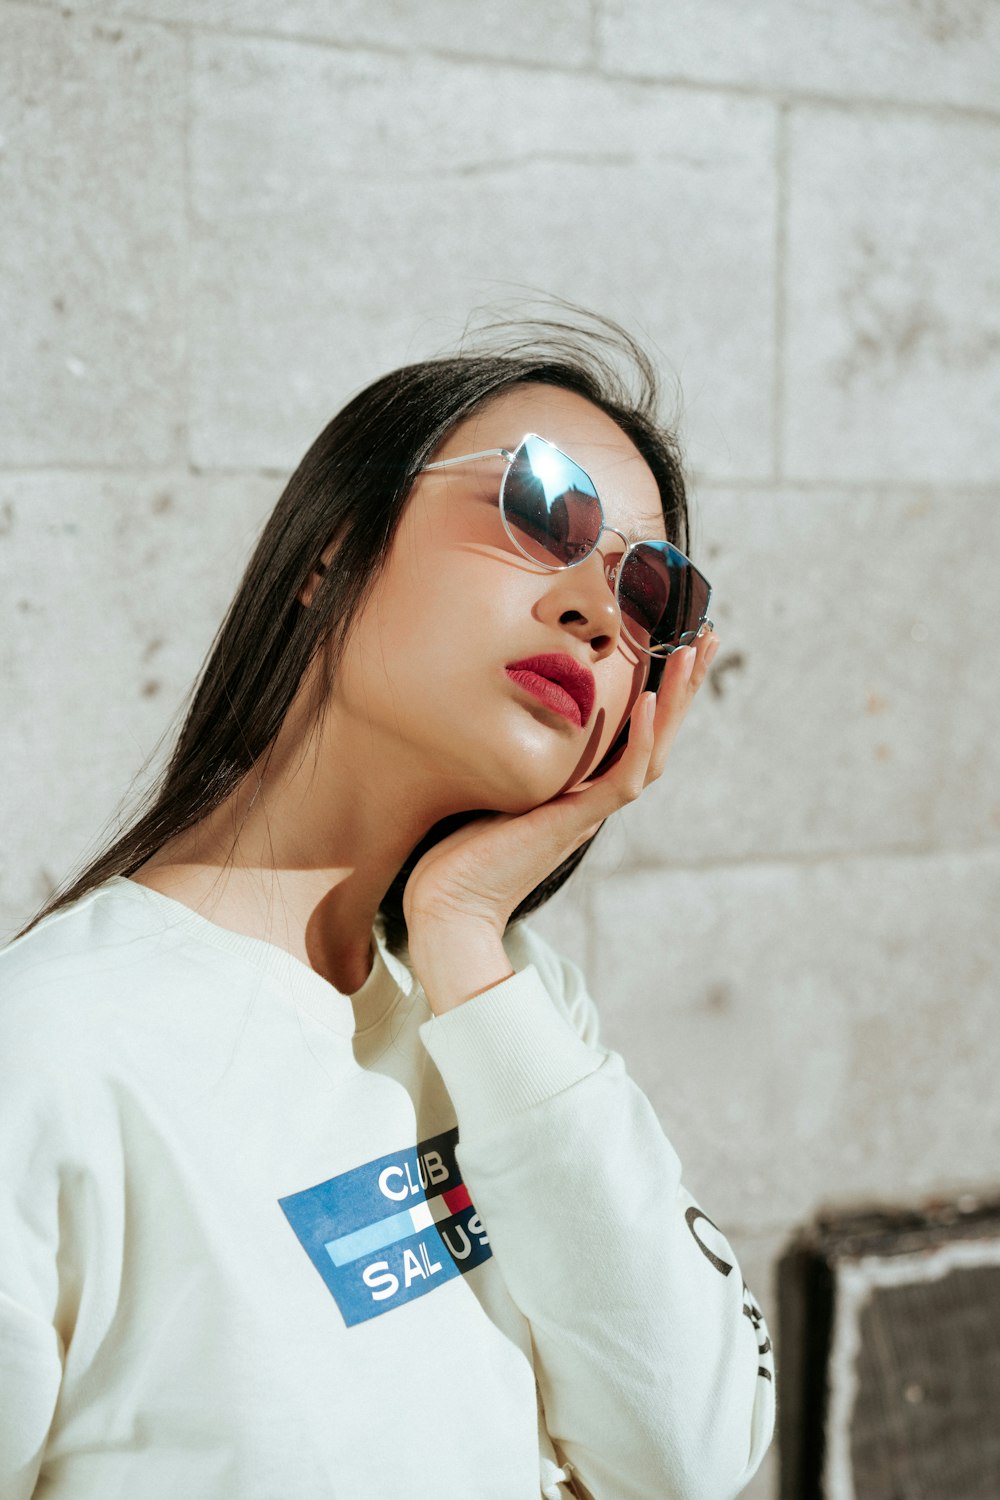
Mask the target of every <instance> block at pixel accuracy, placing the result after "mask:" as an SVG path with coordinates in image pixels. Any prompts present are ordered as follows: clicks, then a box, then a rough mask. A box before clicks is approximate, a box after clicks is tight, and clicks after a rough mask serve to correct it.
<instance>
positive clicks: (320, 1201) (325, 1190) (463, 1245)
mask: <svg viewBox="0 0 1000 1500" xmlns="http://www.w3.org/2000/svg"><path fill="white" fill-rule="evenodd" d="M457 1143H458V1130H457V1128H452V1129H451V1130H447V1131H445V1132H444V1133H443V1134H442V1135H437V1136H432V1137H430V1138H429V1139H428V1140H426V1141H419V1142H418V1143H417V1144H416V1145H415V1146H408V1147H406V1148H404V1149H403V1150H401V1151H393V1152H391V1153H390V1154H389V1155H388V1156H379V1157H376V1158H375V1159H374V1161H369V1162H365V1163H364V1164H363V1165H362V1166H360V1167H354V1168H352V1169H351V1171H349V1172H342V1173H341V1175H340V1176H339V1177H331V1178H329V1179H328V1180H327V1181H326V1182H320V1183H317V1184H316V1185H315V1187H310V1188H304V1189H303V1190H302V1191H301V1192H299V1193H292V1194H290V1195H289V1196H288V1197H285V1198H279V1199H278V1203H279V1206H280V1208H281V1210H282V1212H283V1213H284V1215H285V1217H286V1219H287V1220H288V1222H289V1224H290V1225H291V1226H292V1229H293V1230H294V1231H295V1234H296V1237H297V1238H298V1240H299V1242H300V1244H301V1245H302V1248H303V1249H304V1250H305V1252H306V1254H307V1255H308V1257H309V1259H310V1260H311V1261H312V1263H313V1265H314V1266H315V1267H316V1269H317V1271H318V1272H319V1274H320V1276H322V1278H323V1280H324V1282H325V1283H326V1285H327V1287H328V1289H329V1291H330V1292H331V1293H332V1295H333V1298H334V1301H335V1302H336V1304H337V1306H338V1307H339V1309H340V1312H341V1314H342V1316H343V1319H344V1322H345V1323H346V1324H347V1326H348V1328H351V1327H353V1326H354V1324H356V1323H363V1322H365V1321H366V1320H367V1319H369V1318H377V1317H378V1316H379V1315H380V1314H381V1313H385V1312H390V1311H391V1310H392V1308H394V1307H399V1306H401V1305H402V1303H404V1302H410V1301H412V1299H413V1298H414V1297H423V1296H424V1295H425V1294H426V1293H427V1292H432V1291H433V1290H434V1289H435V1287H438V1286H443V1285H444V1283H445V1282H446V1281H450V1280H451V1279H452V1277H454V1276H458V1275H464V1274H465V1273H466V1272H467V1271H470V1270H472V1268H473V1266H478V1265H481V1264H482V1262H483V1261H484V1260H488V1259H489V1258H490V1256H491V1255H492V1254H493V1251H492V1249H491V1248H490V1242H489V1238H488V1236H487V1234H486V1230H485V1229H484V1228H483V1224H482V1221H481V1219H480V1218H479V1215H478V1214H477V1212H476V1208H475V1205H474V1204H473V1203H472V1201H471V1199H470V1198H469V1194H468V1190H467V1189H466V1187H465V1184H464V1183H463V1181H462V1174H461V1171H460V1169H459V1166H458V1163H457V1161H456V1159H455V1146H456V1145H457Z"/></svg>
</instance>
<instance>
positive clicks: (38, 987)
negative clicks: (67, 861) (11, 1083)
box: [0, 881, 213, 1079]
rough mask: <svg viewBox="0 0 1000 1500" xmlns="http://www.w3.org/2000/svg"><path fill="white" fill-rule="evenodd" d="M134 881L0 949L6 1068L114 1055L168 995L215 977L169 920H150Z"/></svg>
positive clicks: (59, 1066)
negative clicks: (133, 887) (131, 890)
mask: <svg viewBox="0 0 1000 1500" xmlns="http://www.w3.org/2000/svg"><path fill="white" fill-rule="evenodd" d="M125 886H127V882H124V881H122V882H114V881H113V882H110V883H106V884H104V885H102V886H98V887H97V888H96V889H95V890H93V891H89V892H87V893H86V894H85V895H84V896H82V897H80V898H79V899H78V900H76V901H74V902H71V903H70V904H69V905H67V906H64V907H61V908H60V909H59V910H57V911H54V912H52V913H50V914H49V915H48V916H47V917H45V918H43V920H42V921H41V922H39V923H38V924H37V926H35V927H33V928H32V929H31V931H30V932H27V933H25V934H24V936H23V937H20V938H17V939H15V940H14V941H13V942H11V943H8V944H7V946H6V947H4V948H0V1070H2V1074H3V1075H4V1078H5V1079H6V1077H7V1076H8V1075H11V1074H15V1075H16V1074H18V1073H21V1074H24V1073H26V1072H28V1071H30V1070H33V1069H37V1070H41V1071H43V1072H45V1073H46V1074H48V1075H49V1076H50V1077H51V1076H52V1074H53V1073H54V1072H58V1073H66V1074H72V1073H73V1072H74V1071H75V1070H78V1069H79V1067H80V1066H81V1065H82V1064H83V1063H85V1061H86V1060H87V1059H89V1058H94V1059H96V1058H100V1057H104V1056H106V1055H108V1054H109V1053H113V1052H114V1051H115V1050H116V1049H117V1048H118V1047H119V1046H120V1045H121V1043H122V1040H123V1038H124V1037H125V1036H126V1034H127V1033H128V1031H129V1029H130V1028H131V1027H132V1026H134V1025H135V1024H136V1023H138V1022H141V1023H142V1024H146V1023H148V1020H149V1017H150V1016H151V1014H153V1013H155V1012H156V1011H158V1010H160V1009H161V1008H162V1006H163V1002H164V999H165V998H166V997H168V996H174V997H178V998H179V997H180V996H182V995H192V994H196V993H198V992H203V991H204V990H205V988H206V987H210V986H211V985H212V983H213V975H212V973H211V970H210V969H207V968H206V966H205V963H204V960H203V959H202V958H201V956H200V955H199V954H198V953H197V951H193V950H192V949H191V946H190V945H185V944H184V943H183V942H182V941H179V938H180V934H178V933H176V932H174V931H172V929H171V928H170V926H169V925H168V924H167V925H164V924H162V923H158V922H153V921H151V920H150V916H149V912H148V908H144V907H143V905H142V903H141V902H139V901H136V899H135V898H134V896H131V895H130V894H129V892H128V890H127V889H123V887H125Z"/></svg>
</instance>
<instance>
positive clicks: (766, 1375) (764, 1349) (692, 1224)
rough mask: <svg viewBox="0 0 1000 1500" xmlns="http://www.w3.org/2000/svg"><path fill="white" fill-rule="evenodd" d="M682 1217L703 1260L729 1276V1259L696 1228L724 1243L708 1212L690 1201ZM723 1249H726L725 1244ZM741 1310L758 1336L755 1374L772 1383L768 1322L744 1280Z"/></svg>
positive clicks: (720, 1232) (772, 1355)
mask: <svg viewBox="0 0 1000 1500" xmlns="http://www.w3.org/2000/svg"><path fill="white" fill-rule="evenodd" d="M684 1218H685V1221H686V1223H687V1227H688V1228H689V1229H690V1231H691V1233H692V1234H693V1235H694V1239H695V1244H696V1245H697V1246H698V1249H699V1250H700V1251H701V1253H702V1255H704V1256H705V1258H706V1260H707V1261H709V1263H710V1264H711V1265H713V1266H714V1267H715V1269H716V1270H717V1271H719V1272H721V1274H722V1275H723V1276H728V1275H729V1274H730V1272H731V1271H732V1269H733V1266H732V1262H731V1261H728V1260H724V1259H723V1257H722V1256H721V1255H716V1253H715V1251H714V1250H712V1249H711V1248H710V1247H709V1246H708V1245H707V1244H706V1243H705V1241H704V1240H703V1239H702V1237H701V1235H700V1234H699V1232H698V1227H697V1226H698V1224H699V1222H701V1223H704V1224H708V1225H710V1226H711V1228H712V1229H714V1230H715V1232H716V1234H717V1235H718V1236H719V1237H720V1239H722V1240H723V1244H726V1241H725V1240H724V1239H723V1236H722V1230H721V1229H720V1228H719V1226H718V1224H715V1223H713V1222H712V1220H711V1219H710V1218H709V1217H708V1214H707V1213H705V1212H704V1210H703V1209H700V1208H699V1207H698V1205H697V1204H696V1203H693V1204H692V1205H691V1207H690V1208H689V1209H688V1210H687V1211H686V1213H685V1214H684ZM726 1248H727V1249H728V1248H729V1247H728V1245H727V1244H726ZM743 1313H744V1316H746V1317H748V1318H749V1319H750V1322H751V1324H752V1325H753V1331H754V1334H755V1335H756V1337H757V1353H758V1355H759V1356H760V1364H759V1365H758V1367H757V1374H758V1375H759V1376H760V1378H761V1379H762V1380H770V1381H772V1382H773V1380H774V1352H773V1350H772V1348H771V1338H770V1334H769V1333H768V1331H767V1324H766V1323H765V1322H764V1314H763V1313H762V1312H761V1310H760V1308H759V1307H758V1305H757V1302H756V1299H755V1298H754V1295H753V1293H752V1292H751V1290H750V1288H749V1287H748V1286H747V1284H746V1282H745V1281H744V1282H743Z"/></svg>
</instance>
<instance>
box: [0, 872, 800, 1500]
mask: <svg viewBox="0 0 1000 1500" xmlns="http://www.w3.org/2000/svg"><path fill="white" fill-rule="evenodd" d="M374 937H375V943H376V949H377V951H376V954H375V961H374V966H373V968H372V971H371V974H370V975H369V977H368V979H367V980H366V981H365V984H364V986H363V987H362V989H361V990H359V991H358V992H357V994H355V995H354V996H346V995H342V994H340V993H339V992H338V991H336V990H335V989H333V987H332V986H331V985H330V984H328V983H327V981H326V980H324V979H323V978H321V976H320V975H318V974H316V973H315V972H314V971H313V970H312V969H310V968H309V967H308V965H306V964H304V963H302V962H301V961H300V960H298V959H297V958H294V957H293V956H292V955H291V954H289V953H287V952H285V950H284V949H281V948H279V947H277V946H276V945H273V944H270V943H266V942H263V941H260V940H258V939H255V938H249V937H243V936H241V935H240V934H238V933H234V932H230V931H229V930H228V929H225V928H222V927H219V926H218V925H217V924H215V923H213V922H211V921H209V920H207V919H206V918H204V917H202V916H200V915H199V914H198V913H196V912H194V911H193V910H191V909H190V908H189V907H187V906H186V905H183V904H182V903H180V902H178V901H174V900H172V899H171V898H169V897H166V896H163V895H161V894H160V893H158V892H155V891H151V890H149V889H148V888H147V887H145V886H141V885H139V884H137V883H136V882H135V881H131V880H127V879H124V878H122V877H120V876H116V877H114V878H113V879H111V880H109V881H107V882H106V883H105V884H104V885H102V886H101V887H100V888H99V889H97V890H95V891H92V892H90V893H89V894H88V895H86V896H84V897H82V898H81V899H80V900H78V901H76V902H74V903H73V904H72V905H71V906H69V907H67V908H64V909H63V910H62V911H59V912H56V913H54V914H52V915H51V916H50V917H48V918H46V919H45V920H44V921H43V922H42V923H40V924H39V925H38V926H37V927H36V928H35V929H34V930H33V931H32V932H30V933H28V934H27V935H26V936H25V937H23V938H20V939H19V940H18V941H16V942H14V943H11V944H9V945H8V946H7V947H6V948H5V949H3V950H2V951H0V1500H21V1497H24V1496H30V1495H38V1496H45V1497H46V1500H118V1497H122V1500H124V1497H128V1500H136V1497H141V1500H177V1497H179V1496H182V1497H184V1500H292V1497H294V1500H313V1497H315V1500H389V1497H393V1500H395V1497H399V1500H404V1497H405V1500H422V1497H427V1500H430V1497H434V1500H535V1497H537V1496H539V1495H540V1494H541V1495H544V1496H548V1497H552V1500H560V1497H562V1500H565V1497H567V1496H569V1495H578V1496H583V1497H588V1496H590V1497H593V1500H675V1497H676V1500H681V1497H683V1500H687V1497H691V1500H722V1497H731V1496H734V1495H736V1494H737V1493H738V1492H739V1491H740V1490H741V1489H742V1488H743V1486H744V1485H745V1484H746V1483H747V1481H748V1480H749V1478H750V1476H751V1475H752V1474H753V1473H754V1471H755V1469H756V1468H757V1466H758V1464H759V1462H760V1460H761V1457H762V1455H763V1453H764V1451H765V1449H766V1447H767V1445H768V1442H769V1441H770V1438H771V1433H772V1428H773V1424H774V1379H773V1376H774V1369H773V1360H772V1353H771V1347H770V1341H769V1339H768V1335H767V1329H766V1326H765V1324H764V1321H763V1319H762V1317H761V1313H760V1310H759V1308H758V1307H757V1304H756V1303H755V1301H754V1299H753V1297H752V1296H751V1294H750V1292H749V1291H748V1289H747V1288H746V1287H745V1285H744V1283H743V1278H742V1276H741V1274H740V1271H739V1269H738V1267H737V1264H736V1259H735V1257H734V1255H733V1252H732V1250H731V1249H730V1247H729V1245H728V1243H727V1242H726V1240H725V1239H724V1238H723V1236H722V1234H721V1233H720V1232H719V1231H718V1230H717V1229H716V1227H715V1226H714V1225H713V1224H712V1223H711V1222H710V1220H709V1219H708V1218H707V1217H706V1216H705V1215H704V1214H703V1213H702V1211H701V1209H700V1208H698V1206H697V1205H696V1203H695V1202H694V1199H693V1198H692V1197H691V1196H690V1194H689V1193H688V1192H687V1190H686V1188H685V1187H684V1186H683V1185H682V1183H681V1180H680V1178H681V1168H680V1163H679V1161H678V1159H677V1156H676V1154H675V1152H674V1150H673V1148H672V1147H671V1145H670V1143H669V1141H668V1140H667V1139H666V1137H665V1136H664V1134H663V1131H662V1129H661V1127H660V1125H659V1123H658V1121H657V1119H656V1116H655V1114H654V1112H653V1109H652V1107H651V1106H650V1104H649V1101H648V1100H647V1099H646V1097H645V1095H644V1094H643V1093H642V1092H641V1091H640V1090H639V1088H638V1087H637V1086H636V1084H635V1083H634V1082H633V1081H632V1080H631V1079H630V1078H629V1076H628V1073H627V1072H626V1070H625V1067H624V1064H623V1062H622V1059H621V1057H619V1056H618V1054H617V1053H614V1052H610V1051H608V1050H607V1049H606V1048H604V1047H602V1046H601V1045H600V1043H599V1042H598V1040H597V1033H598V1020H597V1014H596V1011H595V1008H594V1005H593V1002H592V1000H591V999H590V998H589V996H588V994H587V992H586V988H585V985H584V983H583V980H582V978H581V975H580V971H579V970H578V969H577V968H576V966H575V965H574V964H572V963H571V962H569V961H568V960H566V959H564V958H561V957H559V956H558V955H557V954H556V953H555V952H554V951H553V949H552V948H551V947H550V946H549V944H548V943H547V942H545V940H544V939H543V938H542V937H541V936H540V935H539V934H538V933H536V932H534V931H533V930H532V929H531V927H530V925H527V924H525V923H520V924H516V925H515V926H514V927H513V928H512V929H511V930H510V931H509V932H508V934H507V935H506V937H505V938H504V946H505V949H506V951H507V953H508V956H509V958H510V961H511V965H512V967H513V968H514V969H515V970H516V972H515V974H514V975H513V976H512V977H511V978H509V979H506V980H504V981H503V982H502V983H500V984H498V985H495V986H494V987H493V988H492V989H490V990H487V991H485V992H484V993H482V994H480V995H478V996H476V997H475V998H474V999H472V1000H469V1001H467V1002H466V1003H465V1004H464V1005H461V1006H458V1007H457V1008H456V1009H454V1010H452V1011H449V1012H447V1013H446V1014H444V1015H442V1016H436V1017H435V1016H432V1014H431V1012H430V1010H429V1007H428V1005H427V1001H426V999H425V997H424V995H423V993H422V991H421V989H420V987H419V985H417V984H416V982H415V980H414V978H413V976H412V974H411V973H410V971H409V969H408V968H407V967H406V965H405V964H404V963H403V962H401V961H400V960H399V959H397V958H396V957H395V956H394V955H392V954H391V953H389V952H388V950H387V949H386V947H385V944H384V941H383V937H382V931H381V928H380V927H376V930H375V934H374Z"/></svg>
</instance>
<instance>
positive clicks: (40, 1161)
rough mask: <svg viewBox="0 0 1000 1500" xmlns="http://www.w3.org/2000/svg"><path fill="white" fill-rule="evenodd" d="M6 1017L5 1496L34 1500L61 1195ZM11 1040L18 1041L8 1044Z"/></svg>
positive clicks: (0, 1037) (54, 1317) (0, 1151)
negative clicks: (7, 1027) (7, 1032)
mask: <svg viewBox="0 0 1000 1500" xmlns="http://www.w3.org/2000/svg"><path fill="white" fill-rule="evenodd" d="M5 1032H6V1028H5V1027H4V1026H3V1025H2V1018H0V1058H2V1061H0V1099H2V1107H0V1496H2V1497H3V1500H27V1497H28V1496H30V1495H31V1494H32V1493H33V1491H34V1488H35V1481H36V1479H37V1477H38V1470H39V1466H40V1464H41V1461H42V1453H43V1450H44V1447H45V1440H46V1437H47V1434H48V1430H49V1425H50V1423H51V1421H52V1415H53V1412H54V1411H55V1406H56V1401H57V1399H58V1396H59V1387H60V1381H61V1379H62V1371H63V1364H62V1361H63V1354H64V1346H63V1341H62V1339H61V1338H60V1335H59V1331H58V1329H57V1327H56V1323H57V1321H58V1307H59V1303H60V1286H59V1277H58V1269H57V1267H58V1254H59V1249H60V1193H59V1180H58V1172H57V1168H56V1165H55V1158H56V1156H57V1151H56V1149H55V1147H54V1137H55V1136H56V1134H57V1132H58V1130H59V1122H58V1116H59V1114H60V1108H59V1102H58V1097H57V1096H55V1097H50V1099H49V1101H48V1109H46V1107H45V1101H44V1099H43V1097H42V1090H40V1089H39V1088H38V1087H37V1085H36V1079H35V1077H34V1076H32V1070H31V1069H30V1066H29V1067H25V1066H23V1058H20V1057H18V1055H17V1050H16V1040H17V1039H16V1038H12V1037H10V1036H8V1035H6V1034H5ZM4 1043H8V1044H10V1043H13V1044H14V1045H4Z"/></svg>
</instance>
